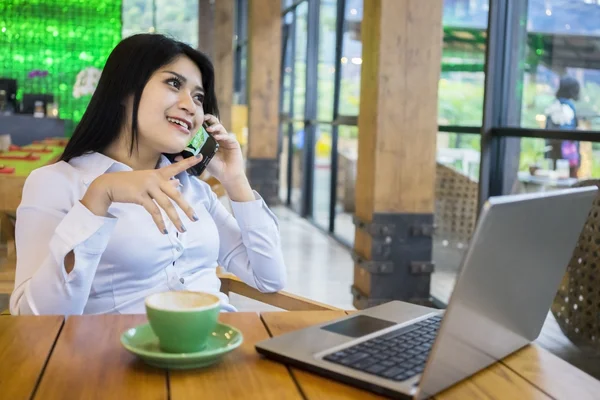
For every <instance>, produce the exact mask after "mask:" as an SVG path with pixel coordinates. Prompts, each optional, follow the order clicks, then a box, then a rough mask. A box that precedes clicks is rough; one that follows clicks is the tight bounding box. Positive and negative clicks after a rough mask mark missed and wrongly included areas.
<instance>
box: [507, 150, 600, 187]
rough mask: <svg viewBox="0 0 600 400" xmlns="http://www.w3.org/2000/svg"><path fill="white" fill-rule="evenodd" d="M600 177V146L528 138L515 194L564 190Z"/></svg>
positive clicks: (521, 156) (522, 154) (520, 158)
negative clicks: (577, 183) (580, 182)
mask: <svg viewBox="0 0 600 400" xmlns="http://www.w3.org/2000/svg"><path fill="white" fill-rule="evenodd" d="M599 177H600V143H590V142H577V141H570V140H550V139H534V138H525V139H521V152H520V154H519V172H518V177H517V182H515V185H514V186H513V193H529V192H545V191H551V190H557V189H564V188H567V187H570V186H572V185H573V184H575V183H576V182H578V181H582V180H586V179H591V178H594V179H597V178H599Z"/></svg>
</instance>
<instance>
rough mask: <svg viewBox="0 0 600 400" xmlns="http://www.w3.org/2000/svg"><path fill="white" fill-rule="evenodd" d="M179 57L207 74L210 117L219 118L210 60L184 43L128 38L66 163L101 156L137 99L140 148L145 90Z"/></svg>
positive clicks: (113, 57) (134, 123) (109, 64)
mask: <svg viewBox="0 0 600 400" xmlns="http://www.w3.org/2000/svg"><path fill="white" fill-rule="evenodd" d="M179 56H187V57H188V58H189V59H190V60H192V62H194V63H195V64H196V65H197V66H198V68H199V69H200V72H201V73H202V86H203V88H204V101H203V108H204V112H205V113H209V114H213V115H215V116H217V117H218V115H219V109H218V105H217V98H216V96H215V78H214V68H213V65H212V63H211V61H210V60H209V58H208V57H207V56H206V55H204V54H203V53H201V52H199V51H198V50H195V49H194V48H192V47H190V46H188V45H187V44H185V43H183V42H179V41H177V40H173V39H171V38H168V37H166V36H163V35H160V34H152V33H147V34H146V33H144V34H139V35H133V36H130V37H128V38H126V39H123V40H122V41H121V42H120V43H119V44H118V45H117V46H116V47H115V48H114V49H113V51H112V52H111V53H110V55H109V57H108V59H107V60H106V65H105V66H104V69H103V71H102V75H101V76H100V80H99V81H98V86H97V87H96V90H95V92H94V94H93V95H92V98H91V100H90V103H89V105H88V107H87V109H86V110H85V113H84V114H83V117H82V118H81V121H80V122H79V124H78V125H77V127H76V128H75V131H74V132H73V136H72V137H71V139H70V140H69V142H68V144H67V146H66V148H65V151H64V152H63V154H62V156H61V158H60V159H61V160H63V161H69V160H70V159H72V158H74V157H78V156H81V155H83V154H86V153H90V152H101V151H103V150H104V149H105V148H106V147H107V146H108V145H109V144H111V143H112V142H113V141H114V140H116V139H117V137H118V136H119V132H120V131H121V128H122V126H123V124H124V123H125V121H126V120H127V119H126V115H125V102H126V99H127V98H128V97H129V96H130V95H133V110H132V118H131V134H132V138H131V139H132V140H131V147H130V150H129V151H130V154H132V153H133V148H134V146H136V145H137V138H138V129H137V128H138V108H139V105H140V98H141V97H142V91H143V90H144V87H145V86H146V84H147V83H148V80H149V79H150V77H151V76H152V74H153V73H154V72H155V71H157V70H158V69H159V68H160V67H162V66H164V65H167V64H169V63H170V62H172V61H174V60H175V58H177V57H179Z"/></svg>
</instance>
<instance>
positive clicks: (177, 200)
mask: <svg viewBox="0 0 600 400" xmlns="http://www.w3.org/2000/svg"><path fill="white" fill-rule="evenodd" d="M216 115H218V108H217V101H216V98H215V93H214V74H213V67H212V64H211V63H210V61H209V60H208V58H207V57H206V56H204V55H203V54H202V53H200V52H198V51H196V50H194V49H192V48H191V47H189V46H187V45H186V44H184V43H181V42H177V41H174V40H171V39H169V38H166V37H164V36H162V35H156V34H141V35H135V36H132V37H129V38H127V39H124V40H123V41H121V42H120V43H119V44H118V45H117V46H116V47H115V49H114V50H113V52H112V53H111V54H110V56H109V58H108V60H107V62H106V66H105V68H104V71H103V72H102V76H101V78H100V81H99V82H98V87H97V89H96V91H95V93H94V95H93V96H92V99H91V100H90V104H89V106H88V108H87V110H86V112H85V114H84V116H83V118H82V120H81V122H80V123H79V125H78V126H77V128H76V129H75V132H74V134H73V136H72V138H71V140H70V141H69V143H68V145H67V147H66V149H65V151H64V153H63V155H62V157H61V161H59V162H58V163H56V164H53V165H50V166H46V167H43V168H40V169H37V170H35V171H34V172H33V173H32V174H31V175H30V176H29V177H28V179H27V181H26V183H25V187H24V189H23V198H22V201H21V204H20V205H19V208H18V210H17V225H16V246H17V271H16V279H15V289H14V292H13V293H12V295H11V299H10V311H11V313H12V314H36V315H38V314H63V315H69V314H100V313H143V312H144V298H145V297H146V296H148V295H149V294H152V293H156V292H160V291H167V290H195V291H206V292H212V293H215V294H217V295H219V296H220V297H221V299H222V308H223V309H224V310H228V311H231V310H235V309H234V308H233V307H232V306H230V305H229V304H228V299H227V296H225V295H224V294H222V293H220V292H219V288H220V281H219V279H218V277H217V275H216V267H217V265H221V266H223V267H224V268H225V269H226V270H227V271H229V272H231V273H233V274H235V275H237V276H238V277H239V278H240V279H242V280H243V281H244V282H245V283H247V284H249V285H251V286H253V287H255V288H257V289H259V290H261V291H263V292H273V291H278V290H280V289H281V288H282V287H283V286H284V281H285V267H284V263H283V257H282V254H281V249H280V240H279V233H278V225H277V221H276V218H275V216H274V215H273V214H272V212H271V211H270V210H269V209H268V208H267V206H266V205H265V203H264V202H263V200H262V198H261V197H260V196H259V195H258V194H257V193H256V192H254V191H253V190H252V189H251V188H250V185H249V183H248V179H247V178H246V175H245V173H244V163H243V159H242V153H241V150H240V146H239V144H238V142H237V141H236V140H235V138H234V137H233V136H232V135H230V134H228V133H227V131H226V130H225V128H224V127H223V126H222V125H221V124H220V123H219V120H218V119H217V117H216ZM204 121H206V122H207V123H208V125H210V128H208V132H209V134H211V135H212V136H213V137H214V138H215V139H216V140H217V141H218V142H219V144H220V148H219V151H218V152H217V155H216V156H215V157H214V158H213V160H212V161H211V162H210V163H209V165H208V170H209V172H210V173H211V174H212V175H214V176H215V177H216V178H217V179H219V181H220V182H221V183H222V185H223V187H224V188H225V190H226V191H227V194H228V196H229V198H230V199H231V205H232V209H233V213H234V215H235V218H234V217H233V216H232V215H231V214H230V213H229V212H228V211H227V210H226V209H225V208H224V207H223V205H222V204H221V203H220V202H219V201H218V199H217V198H216V196H215V195H214V194H213V193H212V191H211V189H210V187H209V186H208V185H207V184H206V183H204V182H202V181H201V180H199V179H197V178H195V177H192V176H189V175H188V174H187V173H186V170H187V169H188V168H189V167H191V166H193V165H195V164H196V163H198V162H199V161H200V158H195V157H191V158H187V159H185V160H183V159H182V157H181V156H178V157H176V161H177V162H174V163H173V164H171V163H170V162H169V160H168V159H167V157H166V156H165V154H168V155H175V154H178V153H180V152H181V151H182V150H183V149H184V148H185V147H186V145H187V144H188V142H189V141H190V138H191V137H192V136H193V134H194V133H195V132H197V131H198V130H199V129H200V128H201V126H202V123H203V122H204ZM157 228H158V229H157Z"/></svg>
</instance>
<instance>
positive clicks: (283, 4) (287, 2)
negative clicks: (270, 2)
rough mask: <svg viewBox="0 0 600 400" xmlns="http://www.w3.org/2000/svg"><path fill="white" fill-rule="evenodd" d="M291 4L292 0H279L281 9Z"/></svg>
mask: <svg viewBox="0 0 600 400" xmlns="http://www.w3.org/2000/svg"><path fill="white" fill-rule="evenodd" d="M292 4H294V0H281V9H282V10H285V9H286V8H288V7H289V6H291V5H292Z"/></svg>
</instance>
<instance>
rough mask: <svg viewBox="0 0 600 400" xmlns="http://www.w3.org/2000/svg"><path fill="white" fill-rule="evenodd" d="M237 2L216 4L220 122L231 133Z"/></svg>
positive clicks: (216, 64)
mask: <svg viewBox="0 0 600 400" xmlns="http://www.w3.org/2000/svg"><path fill="white" fill-rule="evenodd" d="M234 2H235V0H219V1H216V2H215V5H214V7H215V10H214V11H215V22H214V27H215V42H214V59H213V62H214V65H215V90H216V94H217V99H218V101H219V114H220V120H221V123H222V124H223V126H224V127H225V129H227V130H228V131H231V129H232V125H231V107H232V103H233V26H234V25H233V24H234V21H235V8H234Z"/></svg>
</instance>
